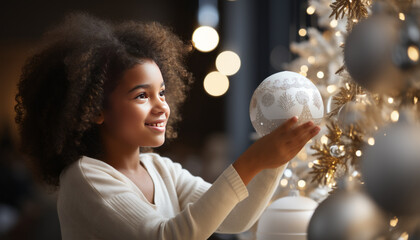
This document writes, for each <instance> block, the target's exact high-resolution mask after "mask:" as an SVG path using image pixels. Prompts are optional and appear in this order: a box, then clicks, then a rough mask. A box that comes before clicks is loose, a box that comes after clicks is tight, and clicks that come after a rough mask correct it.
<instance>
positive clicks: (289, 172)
mask: <svg viewBox="0 0 420 240" xmlns="http://www.w3.org/2000/svg"><path fill="white" fill-rule="evenodd" d="M284 176H285V177H287V178H289V177H291V176H292V170H290V169H286V170H284Z"/></svg>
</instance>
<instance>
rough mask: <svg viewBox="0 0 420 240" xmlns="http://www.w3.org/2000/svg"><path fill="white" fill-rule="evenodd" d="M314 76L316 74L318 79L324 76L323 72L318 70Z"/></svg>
mask: <svg viewBox="0 0 420 240" xmlns="http://www.w3.org/2000/svg"><path fill="white" fill-rule="evenodd" d="M316 76H317V77H318V78H319V79H322V78H324V72H322V71H319V72H317V73H316Z"/></svg>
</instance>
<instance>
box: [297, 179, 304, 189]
mask: <svg viewBox="0 0 420 240" xmlns="http://www.w3.org/2000/svg"><path fill="white" fill-rule="evenodd" d="M305 186H306V182H305V180H299V181H298V187H300V188H304V187H305Z"/></svg>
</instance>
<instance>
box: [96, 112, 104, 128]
mask: <svg viewBox="0 0 420 240" xmlns="http://www.w3.org/2000/svg"><path fill="white" fill-rule="evenodd" d="M104 120H105V118H104V112H103V111H101V113H100V114H99V116H97V117H96V119H95V123H96V124H99V125H101V124H102V123H104Z"/></svg>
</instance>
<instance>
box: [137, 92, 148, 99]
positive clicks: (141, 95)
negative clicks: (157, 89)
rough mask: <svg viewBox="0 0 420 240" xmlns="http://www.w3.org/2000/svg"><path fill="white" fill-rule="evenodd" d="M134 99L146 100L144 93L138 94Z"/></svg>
mask: <svg viewBox="0 0 420 240" xmlns="http://www.w3.org/2000/svg"><path fill="white" fill-rule="evenodd" d="M136 98H138V99H144V98H147V95H146V93H140V94H139V95H138V96H137V97H136Z"/></svg>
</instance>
